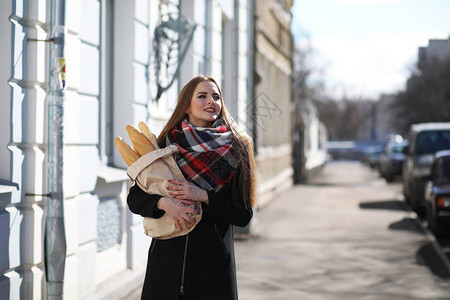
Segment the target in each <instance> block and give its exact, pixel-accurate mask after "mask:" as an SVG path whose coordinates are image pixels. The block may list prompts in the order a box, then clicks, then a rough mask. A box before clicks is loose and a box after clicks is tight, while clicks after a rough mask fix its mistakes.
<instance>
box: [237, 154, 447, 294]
mask: <svg viewBox="0 0 450 300" xmlns="http://www.w3.org/2000/svg"><path fill="white" fill-rule="evenodd" d="M257 221H258V222H257V224H256V226H255V227H256V228H257V229H258V231H259V232H258V233H259V237H258V238H255V239H251V240H247V241H238V242H236V259H237V269H238V284H239V295H240V298H239V299H241V300H265V299H267V300H269V299H270V300H272V299H306V300H315V299H324V300H325V299H326V300H329V299H333V300H334V299H380V300H386V299H395V300H398V299H450V288H449V280H448V278H449V277H450V276H449V270H448V269H447V268H445V264H444V262H442V260H440V257H439V254H438V253H436V251H435V249H434V247H433V241H432V236H430V235H428V234H427V232H426V231H424V229H423V228H422V227H421V226H420V223H419V222H417V221H416V215H415V214H414V213H412V212H411V211H410V210H408V209H407V208H406V206H405V205H404V204H403V202H402V201H400V189H399V186H398V185H397V186H395V185H387V184H386V183H385V182H384V181H383V180H381V179H379V178H378V176H377V174H376V173H374V172H372V171H371V170H370V169H368V168H364V167H363V166H361V165H360V164H359V163H333V164H329V165H328V166H327V167H326V169H325V170H324V173H323V174H321V175H320V176H319V178H318V181H316V182H314V183H313V184H311V185H300V186H295V187H293V188H292V189H290V190H288V191H286V192H284V193H283V194H281V195H280V196H278V197H277V198H276V199H274V200H273V201H271V202H270V203H269V204H268V205H267V206H266V207H265V208H264V209H263V210H261V211H260V212H259V213H258V215H257Z"/></svg>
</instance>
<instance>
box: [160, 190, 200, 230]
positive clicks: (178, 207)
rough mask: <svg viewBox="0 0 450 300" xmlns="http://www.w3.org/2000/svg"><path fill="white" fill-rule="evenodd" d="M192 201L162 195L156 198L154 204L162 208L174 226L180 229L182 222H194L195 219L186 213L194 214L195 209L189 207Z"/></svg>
mask: <svg viewBox="0 0 450 300" xmlns="http://www.w3.org/2000/svg"><path fill="white" fill-rule="evenodd" d="M192 203H193V201H190V200H180V199H175V198H169V197H162V198H160V199H159V200H158V203H157V204H156V206H157V207H158V208H159V209H161V210H164V211H165V212H166V214H168V215H169V216H170V217H171V218H172V219H173V221H174V223H175V226H176V227H177V228H178V229H179V230H182V229H183V228H182V224H186V225H188V226H189V225H192V224H194V223H195V219H193V218H191V217H190V216H189V215H188V214H192V215H196V214H197V212H196V211H195V209H193V208H192V207H190V206H189V205H191V204H192Z"/></svg>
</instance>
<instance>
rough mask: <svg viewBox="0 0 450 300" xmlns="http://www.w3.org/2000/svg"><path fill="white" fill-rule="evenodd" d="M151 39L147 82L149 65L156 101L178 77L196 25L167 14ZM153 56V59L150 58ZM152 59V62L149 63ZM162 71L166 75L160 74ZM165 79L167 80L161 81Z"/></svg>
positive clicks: (148, 74) (148, 79)
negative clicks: (153, 78) (155, 87)
mask: <svg viewBox="0 0 450 300" xmlns="http://www.w3.org/2000/svg"><path fill="white" fill-rule="evenodd" d="M161 19H162V20H165V21H162V22H161V23H160V24H159V25H158V26H157V27H156V28H155V32H154V38H153V47H152V50H153V53H152V54H153V55H149V63H148V65H147V81H148V82H150V71H149V69H150V65H152V69H153V72H154V74H152V75H154V76H155V81H156V84H157V88H158V89H157V92H156V101H158V100H159V98H161V95H162V94H163V93H164V92H165V91H167V90H168V89H169V88H170V87H171V86H172V84H173V82H174V81H175V79H176V78H177V77H178V74H179V70H180V66H181V64H182V63H183V60H184V58H185V56H186V52H187V50H188V48H189V46H190V44H191V42H192V39H193V37H194V31H195V28H196V27H197V25H196V24H191V23H190V22H189V21H188V20H186V19H185V18H184V17H183V16H182V15H181V14H178V15H175V14H168V15H166V16H165V17H164V16H163V17H162V18H161ZM152 56H153V57H152ZM152 59H153V62H152V63H150V61H151V60H152ZM163 70H164V72H165V73H166V74H164V75H163V74H162V73H163ZM163 79H167V80H163Z"/></svg>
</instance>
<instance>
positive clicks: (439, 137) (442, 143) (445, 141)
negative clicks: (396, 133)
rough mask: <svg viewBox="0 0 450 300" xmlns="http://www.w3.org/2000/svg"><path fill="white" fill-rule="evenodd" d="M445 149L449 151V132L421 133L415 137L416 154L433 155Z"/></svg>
mask: <svg viewBox="0 0 450 300" xmlns="http://www.w3.org/2000/svg"><path fill="white" fill-rule="evenodd" d="M445 149H450V130H447V131H444V130H436V131H423V132H420V133H419V134H418V135H417V140H416V153H417V154H419V155H421V154H433V153H436V152H437V151H440V150H445Z"/></svg>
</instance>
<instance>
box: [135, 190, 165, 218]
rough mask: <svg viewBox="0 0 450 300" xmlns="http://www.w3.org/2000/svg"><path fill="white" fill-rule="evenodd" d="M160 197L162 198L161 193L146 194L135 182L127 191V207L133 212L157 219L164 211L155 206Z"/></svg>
mask: <svg viewBox="0 0 450 300" xmlns="http://www.w3.org/2000/svg"><path fill="white" fill-rule="evenodd" d="M160 198H162V196H161V195H156V194H147V193H146V192H144V191H143V190H142V189H141V188H140V187H139V186H138V185H137V184H135V185H133V186H132V187H131V188H130V192H129V193H128V197H127V203H128V208H129V209H130V211H131V212H132V213H134V214H137V215H141V216H143V217H150V218H155V219H158V218H161V217H162V216H163V215H164V211H163V210H160V209H158V207H157V206H156V204H157V203H158V200H159V199H160Z"/></svg>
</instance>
